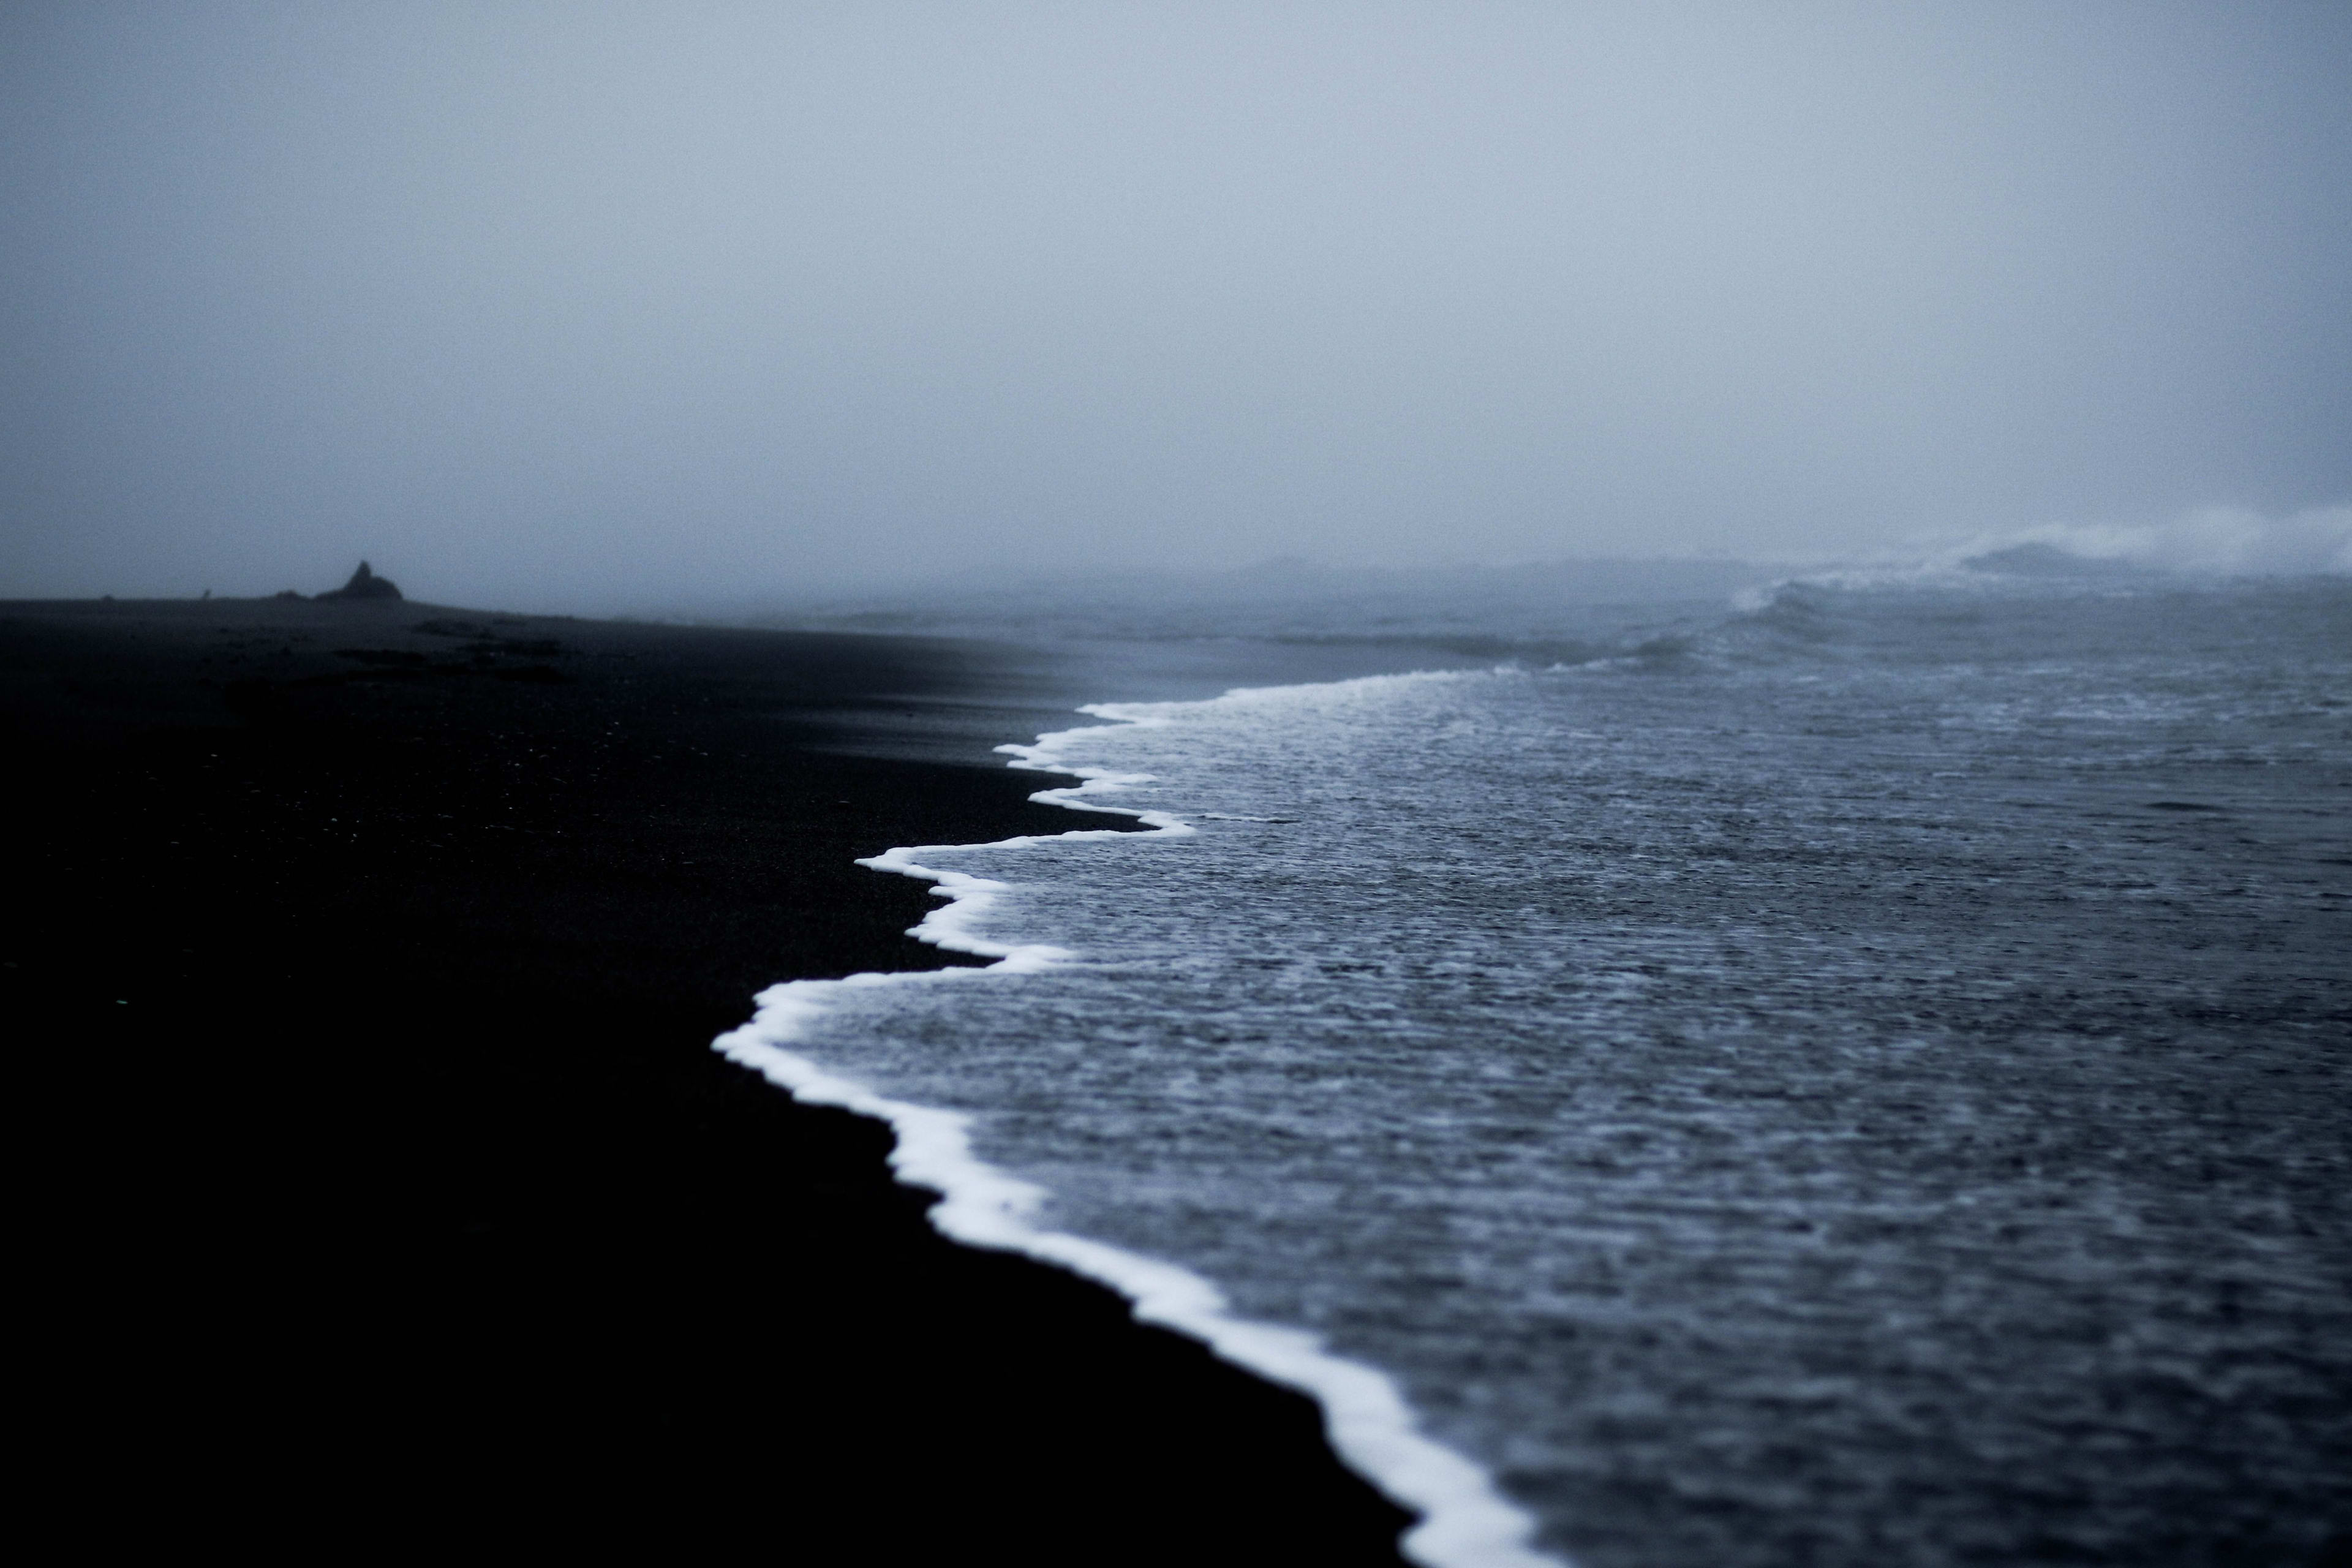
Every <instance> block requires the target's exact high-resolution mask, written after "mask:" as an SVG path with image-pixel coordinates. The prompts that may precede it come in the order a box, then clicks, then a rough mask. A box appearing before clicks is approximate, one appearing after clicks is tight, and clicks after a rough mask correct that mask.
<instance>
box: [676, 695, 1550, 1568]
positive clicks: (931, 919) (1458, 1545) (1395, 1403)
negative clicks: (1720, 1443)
mask: <svg viewBox="0 0 2352 1568" xmlns="http://www.w3.org/2000/svg"><path fill="white" fill-rule="evenodd" d="M1374 679H1393V678H1374ZM1341 684H1345V683H1341ZM1234 695H1238V693H1236V694H1234ZM1167 706H1178V705H1165V704H1150V705H1135V706H1133V707H1127V706H1122V705H1117V704H1097V705H1092V706H1089V707H1087V708H1084V709H1081V710H1080V711H1082V712H1085V713H1088V714H1092V715H1095V716H1097V717H1102V718H1108V719H1111V720H1113V721H1117V722H1120V723H1127V724H1142V725H1159V724H1163V723H1165V722H1167V721H1166V720H1164V719H1162V718H1160V717H1159V716H1158V714H1157V713H1156V712H1155V711H1152V710H1157V709H1160V708H1163V707H1167ZM1182 706H1189V704H1186V705H1182ZM1091 728H1095V726H1083V727H1080V728H1077V729H1072V730H1062V731H1053V732H1050V733H1047V734H1044V735H1040V736H1039V737H1038V738H1037V741H1036V742H1035V743H1034V745H1026V746H1022V745H1005V746H999V747H998V748H997V750H998V751H1000V752H1006V753H1009V754H1011V755H1012V757H1013V762H1012V763H1011V764H1010V765H1011V766H1013V767H1015V768H1020V769H1024V770H1027V771H1032V772H1038V773H1065V774H1071V773H1074V774H1076V776H1077V777H1078V778H1079V780H1080V782H1079V783H1078V784H1075V785H1069V786H1065V787H1063V788H1058V789H1048V790H1041V791H1039V792H1038V793H1037V794H1035V795H1032V796H1031V797H1030V798H1031V799H1033V800H1035V801H1038V802H1041V803H1044V804H1046V805H1060V806H1065V807H1067V808H1069V809H1071V810H1074V811H1092V812H1105V813H1109V814H1112V815H1115V816H1128V817H1133V818H1136V819H1138V820H1139V821H1141V822H1142V823H1144V824H1145V825H1146V826H1148V827H1149V828H1150V831H1151V832H1152V833H1153V834H1155V835H1169V836H1182V835H1189V834H1192V833H1194V832H1196V831H1197V829H1195V828H1193V827H1192V826H1191V825H1190V824H1188V823H1186V822H1185V821H1183V820H1182V819H1181V817H1179V816H1175V815H1174V814H1172V813H1170V812H1163V811H1146V810H1136V809H1133V808H1130V807H1126V806H1118V805H1105V804H1103V803H1101V802H1100V801H1098V800H1089V799H1087V798H1086V797H1087V795H1102V794H1108V793H1113V792H1116V791H1118V790H1120V789H1125V788H1128V787H1130V786H1132V785H1134V784H1142V783H1147V782H1149V775H1146V774H1137V773H1114V772H1111V771H1109V770H1108V769H1094V768H1087V767H1083V766H1079V765H1076V764H1073V763H1066V762H1064V761H1062V760H1060V753H1061V752H1062V751H1063V749H1064V748H1065V747H1066V745H1067V743H1068V742H1070V741H1071V740H1072V739H1073V738H1074V737H1076V736H1078V735H1081V734H1084V733H1085V732H1086V731H1087V729H1091ZM1108 837H1129V830H1126V829H1118V828H1110V829H1103V828H1095V829H1087V828H1081V829H1077V830H1075V831H1073V832H1069V833H1064V834H1051V835H1037V834H1024V835H1022V836H1020V837H1013V838H1005V839H999V840H997V841H995V842H993V843H990V844H981V845H970V844H966V845H939V844H933V845H919V846H915V847H901V848H894V849H889V850H886V851H884V852H883V853H882V854H879V855H876V856H872V857H870V858H866V859H863V860H860V861H859V862H858V864H860V865H863V866H867V867H871V868H874V869H875V870H877V871H891V872H896V873H898V874H899V875H902V876H908V877H916V878H919V879H924V880H927V881H929V882H930V883H932V884H933V886H932V889H931V891H932V893H933V895H934V896H936V897H939V898H942V899H944V900H947V901H946V903H945V904H944V905H943V906H942V907H941V908H940V909H936V910H932V911H931V912H930V913H929V914H928V915H926V916H925V917H924V918H923V921H922V922H921V923H920V924H919V925H918V926H916V927H915V928H914V930H913V931H910V932H909V933H908V934H909V935H912V936H914V937H916V938H918V939H919V940H920V941H923V942H929V943H931V944H932V945H934V946H936V947H940V948H943V949H946V950H948V951H950V952H965V953H971V954H973V955H975V956H979V957H985V958H989V959H992V960H993V961H994V962H992V963H989V964H986V965H984V966H979V967H957V968H951V969H937V970H914V971H907V972H902V973H887V974H883V973H864V974H853V975H849V976H847V977H846V978H844V979H840V980H789V981H785V982H783V983H782V984H778V985H772V986H770V987H769V988H768V989H767V990H765V991H763V992H761V994H759V996H758V998H757V999H756V1003H757V1009H758V1010H757V1012H756V1013H755V1014H754V1015H753V1016H752V1018H751V1021H750V1022H749V1023H747V1024H744V1025H743V1026H740V1028H736V1029H733V1030H730V1032H729V1033H727V1034H724V1035H721V1036H720V1037H719V1038H718V1039H717V1040H716V1041H714V1042H713V1045H714V1047H716V1048H717V1049H718V1050H719V1052H720V1053H721V1054H723V1055H724V1056H726V1057H727V1058H728V1059H730V1061H734V1062H738V1063H740V1064H741V1065H742V1066H745V1067H748V1068H752V1069H754V1070H755V1071H757V1072H759V1073H760V1074H761V1075H762V1076H763V1077H765V1078H766V1079H768V1080H769V1081H770V1082H771V1083H773V1084H775V1085H777V1086H778V1087H779V1088H781V1089H785V1090H786V1091H788V1092H789V1093H791V1094H792V1096H793V1098H794V1099H796V1100H802V1101H804V1102H806V1103H809V1104H813V1105H832V1106H839V1107H841V1108H843V1109H845V1110H852V1111H856V1112H857V1113H859V1114H861V1115H866V1116H872V1117H877V1118H879V1119H880V1120H882V1121H887V1122H888V1123H889V1124H890V1126H891V1128H892V1129H893V1131H896V1132H897V1134H898V1139H897V1147H896V1148H895V1149H894V1150H893V1151H892V1152H891V1154H890V1167H891V1170H892V1172H893V1173H895V1174H896V1175H897V1177H898V1180H899V1181H900V1182H903V1183H905V1184H908V1185H909V1186H918V1187H927V1188H929V1189H931V1190H933V1191H936V1192H938V1193H940V1194H941V1199H940V1202H939V1203H938V1204H937V1205H933V1207H932V1208H931V1210H930V1221H931V1224H932V1226H933V1227H934V1228H936V1229H937V1230H939V1231H940V1234H942V1235H944V1236H946V1237H950V1239H952V1240H955V1241H960V1242H963V1243H966V1244H967V1245H970V1246H974V1247H992V1248H994V1249H997V1250H1000V1251H1005V1252H1017V1253H1021V1254H1024V1255H1025V1256H1027V1257H1030V1258H1036V1259H1038V1260H1040V1261H1042V1262H1045V1263H1050V1264H1054V1265H1056V1266H1058V1267H1060V1268H1067V1269H1069V1270H1071V1271H1072V1272H1074V1273H1076V1274H1080V1275H1083V1276H1085V1277H1086V1278H1087V1279H1093V1280H1096V1281H1098V1282H1099V1283H1101V1284H1104V1285H1107V1286H1108V1287H1109V1288H1110V1289H1113V1290H1116V1291H1118V1293H1119V1294H1120V1295H1122V1296H1124V1297H1126V1298H1127V1299H1128V1300H1129V1301H1130V1302H1132V1303H1133V1304H1134V1314H1135V1317H1136V1319H1137V1320H1138V1321H1141V1322H1147V1323H1156V1324H1160V1325H1162V1326H1164V1327H1167V1328H1171V1329H1174V1330H1176V1331H1179V1332H1181V1333H1185V1334H1189V1335H1191V1336H1192V1337H1193V1338H1195V1339H1198V1340H1200V1341H1202V1342H1204V1343H1206V1344H1207V1345H1208V1346H1209V1348H1210V1349H1211V1350H1212V1351H1213V1352H1215V1353H1216V1354H1218V1355H1219V1356H1221V1357H1223V1359H1224V1360H1226V1361H1228V1362H1231V1363H1234V1365H1236V1366H1240V1367H1242V1368H1244V1370H1246V1371H1249V1372H1252V1373H1256V1374H1257V1375H1258V1376H1260V1377H1264V1378H1265V1379H1267V1380H1269V1381H1271V1382H1274V1383H1277V1384H1283V1385H1284V1386H1286V1387H1289V1388H1295V1389H1297V1390H1298V1391H1300V1392H1301V1393H1303V1394H1307V1395H1308V1396H1309V1397H1310V1398H1312V1399H1314V1400H1315V1401H1316V1402H1317V1403H1318V1405H1321V1406H1322V1409H1323V1413H1324V1424H1325V1429H1326V1432H1327V1435H1328V1437H1329V1439H1330V1442H1331V1446H1332V1447H1333V1448H1334V1450H1336V1451H1337V1452H1338V1454H1339V1458H1341V1459H1342V1460H1343V1461H1344V1462H1345V1463H1346V1464H1348V1465H1349V1467H1350V1468H1353V1469H1355V1470H1356V1471H1357V1472H1358V1473H1359V1474H1360V1475H1362V1476H1364V1477H1366V1478H1367V1479H1370V1481H1371V1482H1372V1483H1373V1484H1374V1485H1375V1486H1377V1487H1379V1488H1380V1489H1381V1491H1383V1492H1385V1493H1386V1494H1387V1495H1388V1496H1389V1497H1391V1499H1393V1500H1396V1501H1397V1502H1399V1503H1401V1504H1402V1505H1403V1506H1405V1507H1406V1508H1409V1509H1411V1510H1414V1511H1415V1512H1417V1513H1419V1514H1420V1515H1421V1522H1420V1523H1419V1524H1417V1525H1415V1526H1414V1527H1413V1528H1412V1530H1410V1531H1407V1532H1406V1533H1405V1535H1404V1538H1403V1541H1402V1546H1403V1549H1404V1552H1405V1553H1406V1555H1407V1556H1409V1557H1411V1558H1412V1560H1414V1561H1415V1562H1417V1563H1423V1564H1425V1565H1426V1568H1562V1564H1561V1561H1560V1560H1559V1558H1556V1557H1553V1556H1549V1555H1548V1554H1545V1553H1542V1552H1537V1551H1536V1550H1534V1549H1533V1548H1532V1547H1531V1546H1530V1545H1529V1544H1528V1538H1529V1536H1530V1535H1531V1534H1532V1532H1533V1530H1534V1521H1532V1520H1531V1519H1530V1518H1529V1517H1528V1515H1527V1514H1526V1513H1525V1512H1523V1511H1522V1510H1519V1509H1518V1508H1517V1507H1515V1506H1514V1505H1512V1504H1511V1503H1509V1502H1507V1501H1506V1500H1504V1499H1503V1498H1502V1497H1500V1496H1499V1495H1497V1494H1496V1491H1495V1489H1494V1486H1493V1483H1492V1481H1491V1480H1490V1479H1489V1478H1488V1477H1487V1475H1486V1472H1485V1471H1484V1470H1483V1469H1481V1468H1479V1467H1478V1466H1476V1465H1475V1464H1473V1463H1472V1462H1471V1461H1470V1460H1468V1459H1466V1458H1463V1457H1462V1456H1461V1455H1459V1454H1456V1453H1454V1451H1453V1450H1452V1449H1450V1448H1447V1447H1443V1446H1441V1445H1439V1444H1437V1443H1435V1442H1433V1441H1432V1440H1431V1439H1429V1438H1428V1437H1426V1436H1423V1435H1422V1433H1421V1431H1420V1429H1419V1426H1418V1425H1417V1424H1416V1422H1415V1421H1414V1419H1413V1415H1412V1410H1411V1408H1410V1407H1409V1406H1407V1405H1406V1404H1405V1402H1404V1397H1403V1395H1402V1393H1401V1392H1400V1391H1399V1390H1398V1388H1397V1386H1396V1384H1395V1383H1394V1382H1393V1381H1392V1380H1391V1378H1390V1377H1389V1376H1388V1374H1387V1373H1382V1372H1381V1371H1379V1370H1378V1369H1376V1368H1373V1367H1370V1366H1367V1365H1364V1364H1363V1363H1359V1362H1353V1361H1349V1360H1346V1359H1344V1358H1342V1357H1339V1356H1335V1355H1332V1354H1330V1353H1329V1352H1327V1351H1326V1350H1325V1349H1324V1348H1323V1345H1322V1342H1321V1340H1320V1339H1319V1338H1318V1336H1316V1335H1314V1334H1311V1333H1309V1332H1307V1331H1304V1330H1300V1329H1292V1328H1285V1327H1282V1326H1279V1325H1276V1324H1271V1323H1261V1322H1255V1321H1250V1320H1247V1319H1244V1318H1239V1317H1235V1316H1234V1314H1233V1313H1232V1311H1231V1310H1229V1308H1228V1307H1227V1305H1226V1302H1225V1300H1224V1297H1223V1294H1222V1293H1221V1292H1219V1290H1218V1289H1217V1288H1216V1287H1215V1286H1214V1285H1213V1284H1211V1283H1210V1282H1209V1281H1208V1280H1206V1279H1202V1278H1201V1277H1200V1276H1199V1275H1196V1274H1194V1273H1192V1272H1191V1271H1190V1270H1189V1269H1185V1268H1179V1267H1177V1266H1175V1265H1173V1264H1171V1263H1164V1262H1161V1261H1159V1260H1158V1259H1155V1258H1146V1257H1143V1256H1140V1255H1139V1254H1136V1253H1132V1252H1128V1251H1125V1250H1123V1249H1121V1248H1119V1247H1111V1246H1109V1245H1108V1244H1106V1243H1103V1242H1098V1241H1090V1240H1087V1238H1085V1237H1077V1236H1071V1235H1068V1234H1066V1233H1064V1232H1059V1231H1051V1230H1046V1229H1044V1228H1041V1226H1039V1225H1038V1224H1037V1223H1035V1216H1036V1215H1037V1213H1038V1211H1039V1209H1040V1208H1041V1206H1042V1205H1043V1204H1044V1202H1045V1196H1046V1194H1045V1191H1044V1189H1042V1188H1040V1187H1038V1186H1036V1185H1034V1184H1032V1183H1028V1182H1024V1181H1022V1180H1020V1179H1019V1178H1017V1177H1014V1176H1012V1175H1010V1174H1008V1173H1004V1172H1003V1171H999V1170H997V1169H996V1168H995V1167H993V1166H992V1165H990V1164H988V1163H986V1162H985V1161H983V1160H982V1159H980V1158H979V1157H978V1156H977V1155H975V1154H974V1153H973V1152H972V1151H971V1138H970V1136H969V1131H968V1130H969V1128H970V1125H971V1118H969V1117H968V1116H965V1115H963V1114H962V1113H961V1112H958V1111H952V1110H940V1109H939V1108H936V1107H931V1106H922V1105H915V1104H910V1103H908V1102H907V1101H904V1100H891V1099H889V1098H887V1096H884V1095H881V1094H878V1093H877V1092H875V1091H874V1090H872V1089H867V1088H866V1087H865V1086H864V1085H861V1084H858V1083H856V1082H853V1081H852V1080H850V1079H845V1078H842V1077H839V1076H837V1075H835V1074H834V1073H832V1072H829V1071H827V1070H826V1069H825V1068H822V1067H820V1066H818V1065H817V1064H816V1063H815V1062H814V1061H812V1060H810V1059H809V1058H805V1057H803V1056H800V1055H798V1054H797V1053H795V1052H794V1051H793V1050H792V1049H791V1048H790V1047H791V1046H793V1044H794V1043H795V1042H797V1041H798V1040H799V1039H800V1038H801V1037H802V1035H803V1031H804V1030H805V1028H806V1027H807V1026H808V1024H809V1022H810V1021H811V1020H812V1019H813V1018H814V1017H815V1016H817V1015H818V1014H820V1013H822V1012H823V1011H824V1009H825V1008H826V1006H827V1005H828V1004H829V1002H830V1000H831V999H832V998H833V997H834V996H835V995H837V994H839V992H840V990H841V989H843V988H863V987H868V986H876V985H892V984H940V983H946V984H957V983H961V982H962V981H965V980H969V979H971V978H972V977H975V976H980V975H989V974H998V973H1034V972H1035V971H1038V970H1041V969H1046V968H1050V967H1052V966H1053V965H1055V964H1057V963H1065V962H1067V961H1069V960H1070V959H1071V958H1073V957H1074V956H1075V955H1074V954H1072V953H1071V952H1069V951H1068V950H1067V949H1065V948H1060V947H1055V946H1050V945H1047V944H1045V943H1025V944H1024V943H1004V942H993V941H991V940H989V939H988V938H986V937H983V936H982V935H980V934H979V932H978V931H977V929H976V928H977V925H978V921H979V917H980V916H981V915H982V913H983V912H984V911H985V910H987V908H988V907H989V905H990V904H992V902H994V900H995V899H996V896H997V895H998V894H1000V893H1002V892H1004V891H1006V890H1007V886H1008V885H1007V884H1005V883H1003V882H999V881H995V880H992V879H989V878H985V877H975V876H971V875H970V874H969V873H966V872H961V871H953V870H947V869H943V868H937V867H932V866H928V865H926V864H924V863H923V857H925V856H928V855H934V854H943V853H948V852H951V851H955V850H963V849H1017V848H1025V847H1030V846H1033V845H1036V844H1039V843H1043V842H1045V840H1046V839H1048V838H1052V839H1055V840H1058V841H1065V842H1066V841H1068V840H1071V839H1087V838H1108Z"/></svg>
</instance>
